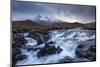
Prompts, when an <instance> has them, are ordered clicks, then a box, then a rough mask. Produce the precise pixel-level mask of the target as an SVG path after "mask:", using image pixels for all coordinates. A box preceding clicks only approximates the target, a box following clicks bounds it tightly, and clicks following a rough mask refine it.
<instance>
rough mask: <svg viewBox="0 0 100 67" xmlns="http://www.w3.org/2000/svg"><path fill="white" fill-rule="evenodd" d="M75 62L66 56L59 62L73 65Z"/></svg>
mask: <svg viewBox="0 0 100 67" xmlns="http://www.w3.org/2000/svg"><path fill="white" fill-rule="evenodd" d="M71 62H73V58H71V57H69V56H66V57H64V58H63V59H61V60H59V63H71Z"/></svg>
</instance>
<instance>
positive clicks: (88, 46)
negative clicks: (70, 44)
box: [76, 40, 96, 61]
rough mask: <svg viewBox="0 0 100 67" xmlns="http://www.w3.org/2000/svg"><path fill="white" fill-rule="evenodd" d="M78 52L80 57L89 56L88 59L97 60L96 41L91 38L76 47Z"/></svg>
mask: <svg viewBox="0 0 100 67" xmlns="http://www.w3.org/2000/svg"><path fill="white" fill-rule="evenodd" d="M76 54H77V56H78V57H81V58H87V59H88V60H91V61H95V60H96V46H95V42H93V41H92V42H91V40H89V41H87V42H85V43H83V44H82V45H79V46H78V47H77V49H76Z"/></svg>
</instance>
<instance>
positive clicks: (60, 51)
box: [12, 28, 96, 65]
mask: <svg viewBox="0 0 100 67" xmlns="http://www.w3.org/2000/svg"><path fill="white" fill-rule="evenodd" d="M12 47H13V49H12V50H13V61H14V64H16V65H29V64H48V63H70V62H83V61H95V60H96V43H95V31H94V30H84V29H82V28H74V29H60V30H49V31H47V32H21V33H16V34H15V33H14V34H13V45H12Z"/></svg>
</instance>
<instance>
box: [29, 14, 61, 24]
mask: <svg viewBox="0 0 100 67" xmlns="http://www.w3.org/2000/svg"><path fill="white" fill-rule="evenodd" d="M31 20H32V21H33V22H37V23H38V24H41V25H48V24H52V23H54V22H55V23H56V22H61V20H58V19H55V18H51V17H48V16H41V15H37V16H35V17H34V18H33V19H31Z"/></svg>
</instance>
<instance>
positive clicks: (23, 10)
mask: <svg viewBox="0 0 100 67" xmlns="http://www.w3.org/2000/svg"><path fill="white" fill-rule="evenodd" d="M37 15H41V16H47V17H49V18H56V19H59V20H62V21H66V22H80V23H88V22H94V21H95V19H96V8H95V6H86V5H84V6H83V5H69V4H66V5H64V4H48V3H36V2H25V1H23V2H22V1H17V2H13V5H12V20H25V19H33V18H34V17H35V16H37Z"/></svg>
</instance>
